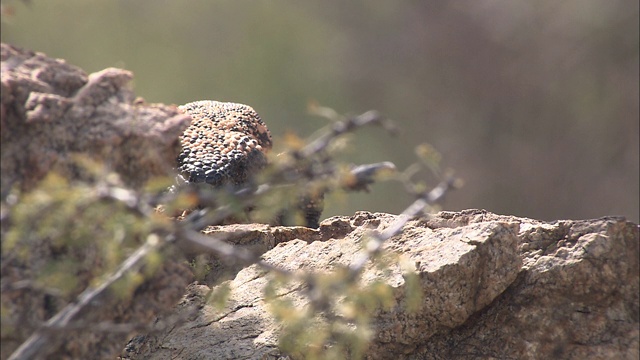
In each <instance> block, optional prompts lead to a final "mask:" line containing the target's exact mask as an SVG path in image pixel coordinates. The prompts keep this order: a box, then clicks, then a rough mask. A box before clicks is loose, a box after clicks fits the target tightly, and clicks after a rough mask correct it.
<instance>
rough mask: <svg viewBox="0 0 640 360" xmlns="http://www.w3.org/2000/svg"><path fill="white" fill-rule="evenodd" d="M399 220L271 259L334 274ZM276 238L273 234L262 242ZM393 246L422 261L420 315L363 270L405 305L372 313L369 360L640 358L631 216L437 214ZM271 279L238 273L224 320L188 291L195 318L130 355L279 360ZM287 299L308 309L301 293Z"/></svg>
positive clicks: (391, 276)
mask: <svg viewBox="0 0 640 360" xmlns="http://www.w3.org/2000/svg"><path fill="white" fill-rule="evenodd" d="M394 219H395V216H393V215H388V214H371V213H365V212H360V213H357V214H356V215H355V216H353V217H351V218H345V217H336V218H331V219H328V220H326V221H325V222H324V223H323V224H322V225H321V229H322V228H324V229H325V230H324V231H325V233H330V232H331V230H329V227H331V225H329V224H335V226H336V227H339V228H340V230H339V231H337V232H338V233H341V234H343V235H341V236H337V237H335V238H328V239H326V241H315V242H311V243H309V242H308V241H306V240H305V237H304V234H298V235H302V236H300V237H298V238H292V239H291V240H290V241H287V242H281V243H279V244H278V245H277V246H276V247H275V248H273V249H272V250H270V251H268V252H266V253H265V254H264V255H263V258H264V260H265V261H267V262H269V263H271V264H274V265H278V266H281V267H283V268H285V269H288V270H308V271H327V270H329V269H331V268H333V267H334V266H336V265H338V264H342V265H346V264H349V263H350V262H351V261H353V259H354V258H355V257H356V254H357V253H358V251H359V250H360V249H361V245H362V244H361V241H362V240H361V239H362V235H363V234H364V233H365V232H366V231H368V230H370V229H371V227H375V228H377V229H384V228H385V227H386V226H388V224H389V223H390V222H391V221H393V220H394ZM345 223H349V226H347V227H345V225H344V224H345ZM345 228H347V229H350V230H349V231H347V232H346V233H345V231H344V230H345ZM223 229H224V227H220V228H219V231H222V230H223ZM280 229H281V228H278V227H275V228H268V227H265V228H263V229H262V231H266V233H264V234H262V235H260V237H263V238H265V237H270V236H273V235H268V234H269V233H274V232H277V231H281V230H280ZM317 237H318V235H317V234H315V235H314V239H317ZM282 240H283V241H284V240H285V239H282ZM385 247H386V249H388V250H392V251H395V252H397V253H400V254H402V256H405V257H408V258H409V259H410V260H411V262H415V263H416V270H417V272H418V274H419V277H420V284H421V288H422V291H423V295H424V296H423V303H422V307H421V309H420V311H419V312H418V313H408V312H406V311H405V309H404V307H403V304H404V299H403V296H404V295H403V294H404V286H405V283H404V279H403V277H402V273H401V272H400V270H399V269H390V270H391V272H390V273H388V274H382V273H381V272H379V271H377V270H376V269H374V268H367V269H366V270H365V273H364V275H363V280H364V281H365V282H366V281H372V280H374V279H378V280H379V279H383V280H384V281H385V282H386V283H387V284H389V285H391V286H392V287H394V288H395V289H396V293H395V296H396V303H397V306H395V307H394V308H393V309H392V310H391V311H386V312H385V311H380V312H378V313H376V314H374V315H375V316H374V325H375V329H376V333H375V336H374V339H373V342H372V344H371V347H370V351H369V352H368V353H367V357H368V358H369V359H389V358H399V359H400V358H406V359H444V358H447V359H450V358H455V359H466V358H571V359H582V358H637V356H638V339H639V333H638V325H639V321H638V307H639V298H638V290H639V283H638V270H639V268H638V266H639V265H638V255H639V250H638V226H637V225H635V224H631V223H629V222H626V221H625V220H624V219H621V218H603V219H597V220H588V221H558V222H553V223H545V222H540V221H536V220H531V219H524V218H517V217H513V216H501V215H495V214H492V213H489V212H486V211H482V210H468V211H463V212H441V213H439V214H437V215H435V216H431V217H428V218H423V219H417V220H413V221H411V222H409V223H408V224H407V225H406V226H405V228H404V232H403V233H402V235H399V236H396V237H393V238H391V239H389V240H388V241H387V243H386V245H385ZM267 281H268V277H267V275H266V273H265V272H264V270H261V269H260V268H258V267H257V266H250V267H248V268H245V269H243V270H241V271H240V272H239V273H238V274H237V275H236V276H235V278H234V279H233V280H231V281H230V282H229V283H228V285H229V286H230V288H231V289H232V296H231V299H230V301H229V303H228V305H227V307H226V308H225V310H223V311H215V309H214V308H213V307H212V306H211V305H209V304H206V303H205V301H204V298H205V294H206V293H207V292H208V291H209V287H207V286H205V285H200V286H196V287H190V288H189V291H188V295H187V296H186V298H188V299H190V301H195V302H196V303H198V304H199V306H201V310H200V311H199V312H198V314H197V315H196V316H195V318H194V319H193V320H191V321H189V322H187V323H185V324H183V325H181V326H178V327H176V328H174V329H172V330H171V331H168V332H165V333H162V334H160V335H157V336H155V335H154V336H148V337H147V338H145V341H146V343H147V344H153V346H147V347H146V348H145V350H144V351H141V352H140V353H138V354H135V353H129V354H128V356H131V358H145V359H205V358H217V359H231V358H247V359H260V358H274V359H275V358H278V356H281V355H283V354H281V353H280V351H279V350H278V348H277V338H278V334H279V330H278V329H279V328H278V326H277V325H276V323H275V322H274V321H273V319H272V318H271V316H270V315H269V313H268V312H267V311H266V309H265V303H264V301H263V295H262V289H263V287H264V286H265V284H266V283H267ZM214 290H215V289H214ZM289 296H291V297H292V299H293V300H294V303H296V304H297V306H303V305H304V304H305V303H306V300H305V298H304V297H303V296H302V295H300V294H298V293H296V292H295V291H294V292H292V293H291V294H290V295H289ZM177 311H178V312H180V311H181V310H180V308H178V309H177Z"/></svg>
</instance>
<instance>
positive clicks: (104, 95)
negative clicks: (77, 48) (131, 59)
mask: <svg viewBox="0 0 640 360" xmlns="http://www.w3.org/2000/svg"><path fill="white" fill-rule="evenodd" d="M1 46H2V48H1V60H2V97H1V99H0V100H1V101H0V137H1V151H0V154H1V155H0V156H1V160H2V161H1V170H2V171H1V176H0V185H1V186H2V197H3V198H4V197H5V196H6V195H7V193H8V191H9V190H10V188H11V187H12V185H14V184H17V185H18V186H19V187H20V189H21V190H29V189H31V188H33V186H34V185H35V184H37V183H38V181H39V180H40V179H42V178H43V177H44V176H45V175H46V174H47V173H48V172H49V171H51V170H52V169H54V168H55V169H57V170H59V171H60V172H62V173H65V174H67V175H69V177H72V178H77V177H78V176H80V173H79V172H78V171H77V166H74V165H73V161H72V158H73V155H74V154H78V153H81V154H83V155H85V156H88V157H90V158H92V159H94V160H96V161H99V162H101V163H104V164H105V165H107V166H108V167H109V168H110V169H112V170H114V171H116V172H117V173H118V174H119V175H120V176H121V177H122V179H123V180H124V182H125V183H126V184H127V185H130V186H133V187H138V186H140V185H142V184H144V183H145V182H146V181H147V180H148V179H149V178H151V177H153V176H157V175H170V174H172V172H173V168H174V167H175V159H176V156H177V155H178V152H179V150H180V146H179V139H178V137H179V135H180V134H181V133H182V131H183V130H184V129H185V128H186V127H187V126H188V124H189V122H190V120H191V119H190V117H189V116H187V115H185V114H183V113H182V112H180V111H179V110H178V108H177V107H175V106H166V105H159V104H156V105H154V104H144V103H143V102H142V101H134V100H135V99H134V98H135V97H134V94H133V92H132V91H131V90H130V89H129V88H128V87H127V84H128V83H129V81H131V79H132V78H133V74H131V73H130V72H128V71H126V70H121V69H113V68H110V69H105V70H103V71H100V72H97V73H94V74H91V75H89V76H87V75H86V74H85V73H84V72H83V71H82V70H81V69H79V68H77V67H75V66H73V65H69V64H67V63H66V62H65V61H64V60H59V59H52V58H49V57H47V56H46V55H44V54H41V53H36V52H32V51H28V50H23V49H20V48H17V47H14V46H11V45H8V44H2V45H1ZM132 159H135V161H132Z"/></svg>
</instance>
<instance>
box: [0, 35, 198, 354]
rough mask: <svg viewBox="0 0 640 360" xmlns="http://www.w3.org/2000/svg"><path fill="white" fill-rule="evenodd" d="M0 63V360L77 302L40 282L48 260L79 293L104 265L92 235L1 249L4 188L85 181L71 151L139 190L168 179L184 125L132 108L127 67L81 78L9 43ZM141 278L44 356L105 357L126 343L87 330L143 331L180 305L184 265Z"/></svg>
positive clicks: (60, 334) (108, 297)
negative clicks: (51, 178) (53, 175)
mask: <svg viewBox="0 0 640 360" xmlns="http://www.w3.org/2000/svg"><path fill="white" fill-rule="evenodd" d="M1 61H2V94H1V99H0V100H1V101H0V137H1V151H0V154H1V155H0V156H1V165H0V167H1V170H2V171H1V173H0V174H1V176H0V185H1V187H2V200H3V203H2V235H3V236H2V240H3V247H2V253H1V258H2V259H1V260H2V261H1V262H2V350H1V353H0V358H2V359H6V358H7V357H8V356H9V355H10V354H11V353H12V352H13V351H14V350H15V349H16V348H17V347H18V346H19V345H20V344H21V343H22V342H23V341H25V339H27V338H28V337H29V336H30V335H31V334H32V333H33V332H34V330H36V329H38V328H40V326H41V325H42V324H43V323H44V322H45V321H47V320H48V319H50V318H51V317H52V316H54V315H55V314H56V313H58V311H60V310H61V309H63V308H64V307H65V305H67V303H68V302H69V301H71V300H75V297H76V296H77V295H78V292H76V293H73V294H61V293H62V292H61V291H58V292H55V291H53V290H49V289H48V288H47V284H40V283H39V282H38V281H39V276H40V275H42V274H47V272H50V271H52V266H53V265H55V264H53V263H54V261H53V260H52V259H64V260H68V261H69V262H68V263H65V264H64V265H68V266H67V268H65V270H66V271H64V274H63V275H64V276H68V278H69V279H70V280H69V281H68V283H69V287H70V288H74V286H76V285H77V288H78V289H80V290H82V289H84V288H86V287H88V286H89V285H90V284H94V283H93V282H94V281H95V280H96V276H99V275H102V274H101V273H99V271H100V270H104V268H105V259H104V258H103V257H101V255H102V253H101V250H104V249H103V248H101V247H100V246H101V245H102V246H104V244H97V243H96V241H95V239H91V238H90V236H89V237H88V238H87V239H83V240H86V243H83V244H82V246H73V244H71V245H69V244H66V243H65V241H66V240H65V239H62V240H61V239H55V237H54V238H53V239H52V236H49V235H48V234H43V235H42V236H40V237H39V238H38V239H32V238H28V239H21V240H22V241H23V242H22V244H23V248H25V247H26V248H27V249H28V251H27V254H25V253H24V252H23V253H22V254H21V253H20V252H19V251H16V250H15V248H9V247H5V245H6V244H5V239H6V238H5V235H6V234H7V231H8V228H9V227H10V226H11V223H12V221H11V220H12V219H11V216H10V215H8V214H7V212H9V210H7V209H8V208H9V206H7V207H5V205H6V203H5V202H4V201H5V199H6V198H7V195H8V194H9V193H10V190H11V188H12V187H13V186H16V187H17V188H18V189H19V190H22V191H24V192H27V191H29V190H32V189H33V188H34V187H35V185H36V184H38V183H39V182H40V180H41V179H42V178H44V177H45V175H47V174H48V173H49V172H50V171H51V170H54V169H55V170H57V171H59V172H60V173H62V174H63V175H66V177H67V178H69V179H72V180H76V179H83V176H85V175H83V174H84V172H83V171H82V169H79V166H78V164H77V163H76V162H75V161H74V155H75V154H82V155H83V156H87V157H89V158H90V159H92V160H95V161H99V162H101V163H104V164H105V165H106V166H107V167H108V168H109V169H110V170H113V171H115V172H117V173H118V174H119V175H120V177H121V179H122V180H123V182H124V183H125V185H127V186H130V187H133V188H137V187H140V186H141V185H142V184H144V183H145V182H146V181H147V180H148V179H150V178H151V177H152V176H158V175H170V174H172V173H173V172H174V171H173V168H174V164H175V159H176V156H177V154H178V152H179V150H180V146H179V135H180V134H181V133H182V131H183V130H184V129H185V128H186V127H187V126H188V123H189V121H190V118H189V117H188V116H187V115H184V114H182V113H181V112H180V111H179V110H178V108H177V107H175V106H166V105H153V104H144V103H143V102H142V101H139V100H137V101H134V94H133V92H132V91H131V90H130V89H128V88H127V83H128V82H129V81H130V80H131V79H132V74H131V73H130V72H128V71H125V70H120V69H105V70H103V71H100V72H97V73H94V74H91V75H88V76H87V75H86V74H85V73H84V72H83V71H82V70H81V69H79V68H77V67H75V66H72V65H69V64H67V63H66V62H65V61H64V60H58V59H52V58H49V57H47V56H46V55H44V54H41V53H35V52H32V51H28V50H23V49H20V48H17V47H14V46H11V45H7V44H1ZM69 205H70V206H75V205H77V204H69ZM88 206H89V205H87V207H88ZM42 211H48V210H46V209H43V210H42ZM105 215H107V214H105ZM38 225H39V224H34V225H32V226H36V227H37V226H38ZM49 226H54V227H55V225H49ZM96 231H99V230H97V229H96ZM123 237H125V236H124V235H123ZM54 240H57V241H54ZM92 240H93V241H92ZM25 244H26V245H25ZM52 264H53V265H52ZM54 269H55V268H54ZM58 271H60V269H58ZM144 280H145V281H143V282H142V284H141V285H140V286H138V287H137V288H135V289H134V290H135V292H134V293H133V294H131V296H127V297H122V296H114V294H113V293H107V292H105V295H104V296H101V297H99V298H98V301H96V302H95V303H92V304H91V306H88V307H86V308H85V309H84V311H85V313H83V314H82V315H81V316H80V318H81V320H82V321H80V322H75V323H74V324H73V325H76V326H78V329H77V330H69V329H65V330H51V341H52V342H54V341H55V342H56V343H62V345H61V346H59V347H55V349H54V352H53V353H51V354H49V357H48V358H59V359H63V358H85V359H87V358H94V359H95V358H112V357H113V356H114V355H115V354H117V353H118V352H119V351H120V350H121V349H122V344H123V343H125V342H126V340H127V339H128V338H129V337H130V336H129V335H128V334H127V332H126V331H108V330H106V331H105V330H95V331H93V330H94V329H93V327H94V326H95V325H96V324H98V323H102V322H105V323H106V324H111V323H116V324H125V325H126V324H129V325H132V324H133V325H134V326H140V325H141V324H146V323H147V322H148V321H150V320H153V319H154V317H155V316H158V315H159V314H162V313H163V311H165V310H166V309H170V308H172V307H173V306H174V305H175V304H176V303H177V302H178V301H179V299H180V297H181V296H182V295H183V292H184V288H185V287H186V285H187V284H189V282H191V281H192V280H193V274H192V272H191V270H190V269H189V267H188V266H187V265H186V264H185V262H184V260H183V258H179V257H167V258H166V259H165V261H163V262H162V263H161V264H159V266H157V269H156V271H155V272H154V273H153V275H152V276H149V277H148V278H145V279H144ZM65 285H66V284H65ZM94 285H95V284H94ZM54 290H56V289H54Z"/></svg>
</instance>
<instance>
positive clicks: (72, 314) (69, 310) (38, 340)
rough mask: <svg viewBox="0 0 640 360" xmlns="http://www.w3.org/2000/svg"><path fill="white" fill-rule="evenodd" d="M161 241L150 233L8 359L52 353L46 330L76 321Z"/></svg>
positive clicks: (140, 264)
mask: <svg viewBox="0 0 640 360" xmlns="http://www.w3.org/2000/svg"><path fill="white" fill-rule="evenodd" d="M164 244H165V242H164V241H161V240H160V238H159V237H158V236H157V235H155V234H151V235H149V236H148V237H147V241H146V242H145V243H144V244H143V245H142V246H141V247H140V248H138V249H137V250H136V251H135V252H134V253H133V254H132V255H131V256H129V257H128V258H127V259H126V260H125V261H124V262H123V263H122V264H121V265H120V267H119V268H118V269H117V270H116V271H115V272H113V273H112V274H111V275H109V276H108V277H107V278H106V279H105V280H104V281H103V282H101V283H100V284H99V285H98V286H96V287H89V288H87V289H86V290H84V291H83V292H82V293H81V294H80V295H78V298H77V299H78V301H77V302H76V303H70V304H68V305H67V306H65V307H64V309H62V310H60V311H59V312H58V313H57V314H56V315H55V316H53V317H52V318H51V319H49V320H48V321H47V322H46V323H45V325H43V326H41V327H40V328H38V329H37V330H36V331H35V332H34V333H33V334H31V336H30V337H29V338H28V339H27V340H26V341H25V342H23V343H22V345H20V347H18V348H17V349H16V350H15V351H14V352H13V354H11V356H10V357H9V360H23V359H24V360H28V359H33V358H35V357H39V356H43V355H45V354H46V353H48V352H49V351H51V350H53V348H54V346H56V344H57V342H56V341H54V338H53V336H52V333H51V331H49V329H50V328H65V327H67V326H69V324H70V323H71V322H72V321H74V320H77V319H76V317H77V316H78V314H79V313H80V312H81V311H82V310H83V309H85V308H86V307H88V306H90V305H91V303H92V302H93V301H94V300H96V299H97V298H98V297H99V296H100V295H102V294H103V293H104V292H105V290H107V289H108V288H109V287H110V286H111V285H113V283H115V282H116V281H118V280H119V279H121V278H123V277H124V276H125V275H126V274H128V273H130V272H132V271H136V270H138V269H140V267H141V266H142V265H143V262H144V259H145V257H146V256H147V255H149V254H150V253H151V252H152V251H155V250H158V249H160V247H161V246H162V245H164Z"/></svg>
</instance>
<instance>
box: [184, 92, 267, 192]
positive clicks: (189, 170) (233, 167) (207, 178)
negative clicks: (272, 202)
mask: <svg viewBox="0 0 640 360" xmlns="http://www.w3.org/2000/svg"><path fill="white" fill-rule="evenodd" d="M179 108H180V109H181V110H182V111H184V112H185V113H187V114H189V115H190V116H191V118H192V121H191V124H190V125H189V127H188V128H187V129H186V130H185V131H184V133H183V134H182V136H181V137H180V142H181V145H182V151H181V152H180V155H179V156H178V170H179V171H180V172H181V173H182V174H183V176H185V179H186V180H188V181H189V182H192V183H201V182H206V183H209V184H211V185H214V186H221V185H225V184H242V183H245V182H246V181H247V180H248V179H249V177H250V176H251V175H252V174H253V173H255V172H256V171H257V170H259V169H260V168H262V167H264V166H265V165H266V161H267V160H266V156H265V153H266V151H268V150H269V149H270V148H271V133H270V132H269V129H267V126H266V125H265V123H264V122H263V121H262V119H261V118H260V116H259V115H258V113H256V112H255V111H254V110H253V109H252V108H251V107H250V106H247V105H242V104H236V103H228V102H218V101H208V100H203V101H196V102H191V103H188V104H185V105H182V106H180V107H179Z"/></svg>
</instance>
